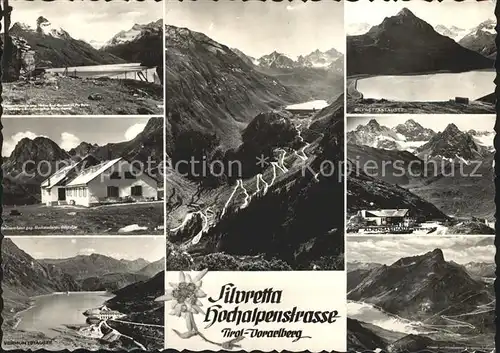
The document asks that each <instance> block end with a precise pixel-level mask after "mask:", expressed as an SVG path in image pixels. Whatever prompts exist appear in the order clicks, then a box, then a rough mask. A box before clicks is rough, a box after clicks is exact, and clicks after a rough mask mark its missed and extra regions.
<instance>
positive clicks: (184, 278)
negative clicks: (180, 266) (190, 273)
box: [179, 271, 186, 283]
mask: <svg viewBox="0 0 500 353" xmlns="http://www.w3.org/2000/svg"><path fill="white" fill-rule="evenodd" d="M179 282H180V283H182V282H186V275H184V272H182V271H179Z"/></svg>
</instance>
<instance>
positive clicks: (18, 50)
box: [0, 0, 164, 116]
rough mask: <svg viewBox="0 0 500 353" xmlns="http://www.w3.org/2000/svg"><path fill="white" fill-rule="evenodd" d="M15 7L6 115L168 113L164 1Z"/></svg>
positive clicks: (9, 33)
mask: <svg viewBox="0 0 500 353" xmlns="http://www.w3.org/2000/svg"><path fill="white" fill-rule="evenodd" d="M9 5H10V6H11V11H10V15H9V16H6V18H5V19H4V24H3V26H2V31H3V33H2V34H1V35H0V37H1V40H2V46H3V49H4V54H3V58H2V68H3V77H2V82H3V108H4V115H37V116H46V115H51V116H54V115H57V116H62V115H101V116H102V115H133V116H138V115H160V114H163V112H164V105H163V92H164V90H163V66H164V57H163V18H162V13H163V4H162V2H157V1H147V2H128V1H127V2H125V1H112V2H107V1H106V2H101V1H99V2H90V1H50V2H49V1H40V2H38V1H36V2H33V1H24V0H14V1H12V0H11V1H10V4H9ZM7 28H8V30H5V29H7Z"/></svg>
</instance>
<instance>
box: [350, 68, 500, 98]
mask: <svg viewBox="0 0 500 353" xmlns="http://www.w3.org/2000/svg"><path fill="white" fill-rule="evenodd" d="M495 75H496V73H495V72H494V71H469V72H462V73H442V74H430V75H415V76H376V77H369V78H363V79H360V80H358V85H357V89H358V91H359V92H361V93H362V94H363V96H364V98H374V99H382V98H384V99H388V100H393V101H407V102H411V101H422V102H432V101H447V100H449V99H454V98H455V97H467V98H469V99H470V100H475V99H478V98H481V97H484V96H486V95H488V94H491V93H493V92H494V90H495V84H494V83H493V80H494V79H495Z"/></svg>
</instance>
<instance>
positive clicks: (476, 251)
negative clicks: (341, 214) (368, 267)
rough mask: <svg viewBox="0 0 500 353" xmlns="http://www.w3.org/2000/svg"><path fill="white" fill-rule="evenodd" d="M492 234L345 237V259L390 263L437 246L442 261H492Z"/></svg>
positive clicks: (349, 260) (463, 262)
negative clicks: (484, 235)
mask: <svg viewBox="0 0 500 353" xmlns="http://www.w3.org/2000/svg"><path fill="white" fill-rule="evenodd" d="M494 238H495V237H494V236H491V237H476V236H465V237H464V236H457V237H446V236H432V237H430V236H420V237H419V236H411V237H408V236H393V237H386V236H384V237H381V236H378V237H377V236H374V237H366V236H363V237H356V236H348V237H347V248H346V253H347V255H346V258H347V262H353V261H359V262H374V263H380V264H386V265H390V264H392V263H394V262H395V261H397V260H399V259H400V258H402V257H409V256H415V255H422V254H425V253H427V252H429V251H432V250H434V249H437V248H439V249H441V250H442V251H443V254H444V259H445V260H446V261H455V262H456V263H459V264H465V263H468V262H471V261H475V262H490V263H491V262H494V261H495V252H496V251H495V246H494V244H493V242H494ZM485 239H488V240H485Z"/></svg>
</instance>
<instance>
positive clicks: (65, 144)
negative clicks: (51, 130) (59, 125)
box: [59, 132, 80, 150]
mask: <svg viewBox="0 0 500 353" xmlns="http://www.w3.org/2000/svg"><path fill="white" fill-rule="evenodd" d="M79 144H80V139H79V138H78V137H76V136H75V135H73V134H71V133H69V132H63V133H61V143H60V144H59V146H60V147H61V148H62V149H64V150H70V149H72V148H75V147H76V146H78V145H79Z"/></svg>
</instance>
